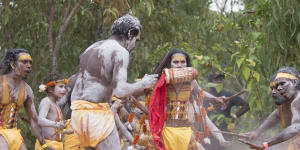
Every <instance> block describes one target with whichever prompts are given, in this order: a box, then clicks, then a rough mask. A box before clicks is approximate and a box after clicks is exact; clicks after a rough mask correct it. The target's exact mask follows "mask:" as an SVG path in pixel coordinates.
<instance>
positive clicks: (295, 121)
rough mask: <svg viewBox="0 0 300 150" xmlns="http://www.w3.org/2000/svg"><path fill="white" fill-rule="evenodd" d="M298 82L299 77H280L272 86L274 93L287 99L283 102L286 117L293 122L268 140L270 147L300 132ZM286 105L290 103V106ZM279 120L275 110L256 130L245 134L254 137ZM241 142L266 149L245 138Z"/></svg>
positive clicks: (258, 149) (251, 146)
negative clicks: (246, 140)
mask: <svg viewBox="0 0 300 150" xmlns="http://www.w3.org/2000/svg"><path fill="white" fill-rule="evenodd" d="M297 82H298V81H297V79H286V78H278V79H276V80H275V85H274V86H271V89H272V95H275V94H280V95H281V96H282V97H284V99H286V102H285V103H284V104H283V110H284V118H285V119H289V120H290V122H291V124H290V125H289V126H288V127H287V128H285V129H284V130H283V131H282V132H280V133H279V135H278V136H277V137H275V138H274V139H273V140H271V141H270V142H268V146H269V147H270V146H272V145H275V144H279V143H282V142H284V141H287V140H289V139H291V138H293V137H294V136H296V135H297V134H298V133H299V132H300V90H299V89H296V83H297ZM286 105H290V107H287V106H286ZM291 116H292V117H291ZM279 120H280V118H279V111H278V110H275V111H274V112H273V113H272V114H271V115H270V116H269V117H268V118H267V120H266V121H265V122H264V123H263V124H262V125H261V126H260V127H259V128H258V129H257V130H256V131H253V132H249V133H246V134H245V135H248V136H249V138H250V139H251V138H252V139H254V138H256V137H258V136H259V134H260V133H261V132H263V131H265V130H267V129H269V128H271V127H272V126H274V124H276V123H277V122H278V121H279ZM241 142H243V143H245V144H248V145H249V146H250V148H252V149H256V150H262V149H265V148H264V147H263V146H262V145H254V144H251V145H250V143H249V142H245V141H243V140H242V141H241Z"/></svg>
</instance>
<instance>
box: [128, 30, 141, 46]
mask: <svg viewBox="0 0 300 150" xmlns="http://www.w3.org/2000/svg"><path fill="white" fill-rule="evenodd" d="M139 40H141V32H140V31H139V34H138V35H137V36H134V37H132V38H131V39H129V40H127V41H126V45H127V50H128V51H131V50H133V49H134V48H135V43H136V42H137V41H139Z"/></svg>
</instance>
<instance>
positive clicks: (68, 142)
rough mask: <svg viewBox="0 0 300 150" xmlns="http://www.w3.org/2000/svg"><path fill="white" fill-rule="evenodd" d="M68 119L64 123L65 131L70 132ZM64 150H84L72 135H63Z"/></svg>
mask: <svg viewBox="0 0 300 150" xmlns="http://www.w3.org/2000/svg"><path fill="white" fill-rule="evenodd" d="M70 121H71V120H70V119H69V120H68V121H67V123H66V130H71V129H72V128H71V125H70ZM64 150H84V148H83V146H82V145H80V142H79V139H78V138H76V137H75V135H74V133H72V134H65V140H64Z"/></svg>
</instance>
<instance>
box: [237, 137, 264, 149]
mask: <svg viewBox="0 0 300 150" xmlns="http://www.w3.org/2000/svg"><path fill="white" fill-rule="evenodd" d="M239 141H240V142H242V143H244V144H247V145H249V148H251V149H255V150H263V149H265V148H264V147H263V146H259V145H255V144H251V143H250V142H248V141H246V140H244V139H239Z"/></svg>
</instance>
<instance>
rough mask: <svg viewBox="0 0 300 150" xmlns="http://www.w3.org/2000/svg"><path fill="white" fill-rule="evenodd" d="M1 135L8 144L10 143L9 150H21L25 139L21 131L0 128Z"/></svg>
mask: <svg viewBox="0 0 300 150" xmlns="http://www.w3.org/2000/svg"><path fill="white" fill-rule="evenodd" d="M0 135H2V136H3V137H4V138H5V140H6V142H7V143H8V146H9V150H19V149H20V147H21V145H22V143H23V138H22V136H21V134H20V130H18V129H16V128H12V129H6V128H3V127H0Z"/></svg>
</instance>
